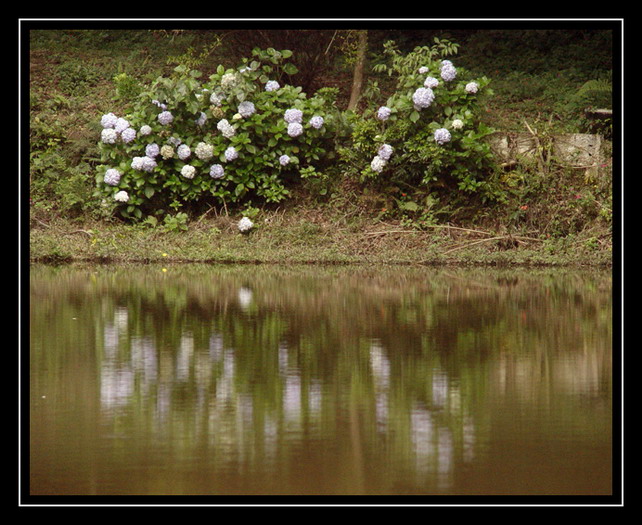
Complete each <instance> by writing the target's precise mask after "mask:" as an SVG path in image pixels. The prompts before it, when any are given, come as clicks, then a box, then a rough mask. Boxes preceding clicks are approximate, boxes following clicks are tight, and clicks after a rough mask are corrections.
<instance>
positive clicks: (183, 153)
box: [176, 144, 192, 160]
mask: <svg viewBox="0 0 642 525" xmlns="http://www.w3.org/2000/svg"><path fill="white" fill-rule="evenodd" d="M176 152H177V153H178V158H179V159H181V160H187V159H188V158H189V156H190V155H191V154H192V150H191V149H190V148H189V146H188V145H187V144H181V145H180V146H179V147H178V150H177V151H176Z"/></svg>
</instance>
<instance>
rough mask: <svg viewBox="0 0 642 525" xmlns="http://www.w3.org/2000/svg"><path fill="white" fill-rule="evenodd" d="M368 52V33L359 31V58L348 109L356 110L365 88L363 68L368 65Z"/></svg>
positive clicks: (355, 65)
mask: <svg viewBox="0 0 642 525" xmlns="http://www.w3.org/2000/svg"><path fill="white" fill-rule="evenodd" d="M367 51H368V31H359V42H358V44H357V58H356V61H355V64H354V76H353V77H352V92H351V93H350V102H348V109H349V110H350V109H355V108H356V107H357V103H358V102H359V98H361V89H362V87H363V68H364V65H365V63H366V52H367Z"/></svg>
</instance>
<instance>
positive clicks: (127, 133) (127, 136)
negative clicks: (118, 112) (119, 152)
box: [120, 128, 136, 144]
mask: <svg viewBox="0 0 642 525" xmlns="http://www.w3.org/2000/svg"><path fill="white" fill-rule="evenodd" d="M120 138H122V139H123V142H124V143H125V144H129V143H130V142H132V141H133V140H134V139H135V138H136V130H135V129H134V128H126V129H124V130H123V132H122V133H121V134H120Z"/></svg>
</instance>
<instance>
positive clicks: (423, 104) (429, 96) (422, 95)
mask: <svg viewBox="0 0 642 525" xmlns="http://www.w3.org/2000/svg"><path fill="white" fill-rule="evenodd" d="M433 100H435V94H434V93H433V91H432V89H430V88H427V87H420V88H419V89H417V91H415V92H414V94H413V95H412V101H413V102H414V105H415V108H416V109H425V108H427V107H428V106H430V104H432V102H433Z"/></svg>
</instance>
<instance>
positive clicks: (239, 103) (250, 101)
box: [96, 49, 338, 219]
mask: <svg viewBox="0 0 642 525" xmlns="http://www.w3.org/2000/svg"><path fill="white" fill-rule="evenodd" d="M290 56H291V52H289V51H287V50H286V51H276V50H274V49H268V50H265V51H264V50H259V49H255V50H254V51H253V57H252V59H251V60H248V59H245V60H244V61H243V63H242V64H241V66H240V67H238V68H234V69H232V68H225V67H223V66H218V68H217V69H216V72H215V73H214V74H212V75H211V76H210V77H209V78H208V79H207V80H205V81H202V80H201V77H202V74H201V73H200V72H198V71H195V70H190V69H188V68H187V67H185V66H178V67H177V68H176V69H175V70H174V73H173V74H172V75H171V76H170V77H161V78H158V79H157V80H156V81H155V82H153V83H152V84H151V86H149V87H148V88H146V89H144V90H143V91H142V93H141V94H140V95H139V97H138V98H137V99H136V101H135V102H134V104H133V105H132V106H133V109H132V110H131V111H130V112H129V113H128V114H127V115H115V114H113V113H107V114H105V115H103V116H102V118H101V119H100V124H101V127H102V131H101V135H100V141H99V148H100V151H101V156H102V163H101V166H100V168H99V170H98V173H97V176H96V182H97V196H98V197H99V198H102V199H103V202H104V203H105V204H106V205H107V206H110V205H111V206H114V207H115V208H116V210H117V212H119V213H120V214H121V215H122V216H123V217H126V218H136V219H140V218H142V217H144V216H146V215H154V214H159V215H160V214H162V213H167V212H168V211H169V210H168V208H172V209H178V208H180V207H181V206H183V205H184V204H185V203H188V202H192V201H199V200H212V199H214V201H215V202H216V203H217V204H226V203H234V202H240V201H251V200H252V199H260V200H263V201H265V202H279V201H281V200H282V199H284V198H286V197H287V195H288V193H289V191H288V185H289V184H290V183H292V182H293V181H295V180H297V179H298V178H299V173H300V170H305V172H306V173H309V171H310V170H313V169H314V166H315V165H316V164H319V163H320V162H322V160H323V159H324V157H325V156H326V153H327V151H328V149H329V145H330V144H331V143H332V137H333V131H332V123H333V120H334V118H335V117H336V115H337V114H338V111H337V109H336V105H335V99H336V95H337V90H334V89H328V88H324V89H321V90H319V91H318V92H317V93H315V94H314V95H313V96H311V97H308V96H307V95H306V94H305V93H303V92H302V90H301V88H300V87H294V86H291V85H280V83H279V80H278V79H279V78H280V76H281V73H282V72H284V73H287V74H288V75H292V74H294V73H296V68H295V67H294V66H293V65H292V64H290V63H288V62H287V59H288V58H289V57H290Z"/></svg>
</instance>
